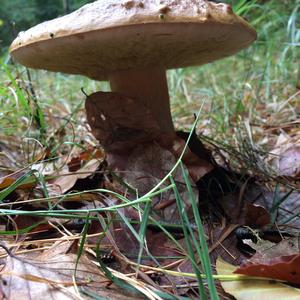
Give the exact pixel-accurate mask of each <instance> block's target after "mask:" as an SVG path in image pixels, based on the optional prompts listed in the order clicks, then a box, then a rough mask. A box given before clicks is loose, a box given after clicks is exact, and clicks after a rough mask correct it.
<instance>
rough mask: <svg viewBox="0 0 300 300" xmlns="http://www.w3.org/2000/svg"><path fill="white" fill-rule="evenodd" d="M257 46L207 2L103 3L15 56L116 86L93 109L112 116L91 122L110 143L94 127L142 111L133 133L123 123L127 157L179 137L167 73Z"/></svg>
mask: <svg viewBox="0 0 300 300" xmlns="http://www.w3.org/2000/svg"><path fill="white" fill-rule="evenodd" d="M255 39H256V32H255V30H254V29H253V28H252V27H251V26H250V25H249V24H248V23H247V22H246V21H245V20H243V19H242V18H240V17H238V16H236V15H235V14H234V12H233V11H232V8H231V6H230V5H228V4H223V3H214V2H210V1H206V0H160V1H159V0H99V1H96V2H94V3H91V4H87V5H85V6H83V7H82V8H80V9H78V10H77V11H75V12H73V13H71V14H68V15H66V16H63V17H60V18H57V19H54V20H51V21H47V22H44V23H42V24H39V25H37V26H35V27H33V28H31V29H29V30H27V31H25V32H21V33H20V34H19V35H18V37H17V38H16V39H15V40H14V42H13V43H12V45H11V47H10V53H11V55H12V57H13V58H14V59H15V60H16V61H18V62H19V63H21V64H23V65H25V66H27V67H30V68H35V69H45V70H49V71H54V72H64V73H69V74H81V75H85V76H88V77H90V78H92V79H95V80H99V81H101V80H108V81H109V82H110V86H111V90H112V92H113V93H112V94H111V95H108V94H103V93H96V94H94V95H92V102H93V103H95V102H97V99H99V101H100V102H101V101H102V102H101V105H100V106H102V105H103V107H104V106H105V107H106V109H104V110H105V114H104V113H103V111H101V112H100V111H99V112H97V111H96V110H97V108H96V106H92V108H90V109H89V111H90V112H89V111H88V119H89V122H90V123H91V127H92V129H94V132H95V135H96V137H97V138H98V139H100V141H101V142H102V140H101V139H102V137H101V136H102V134H104V135H105V130H103V128H102V130H101V128H100V129H99V126H98V127H97V124H93V122H95V123H97V122H98V121H99V122H100V123H101V120H103V121H107V120H108V119H110V117H111V116H110V113H111V112H113V111H114V113H115V115H118V116H120V115H121V114H122V111H123V110H124V111H125V113H127V114H130V111H129V107H135V111H140V114H139V115H138V116H137V117H136V116H132V119H134V120H132V123H131V126H126V124H127V123H128V116H127V121H125V122H124V124H123V123H122V121H120V122H119V123H118V122H117V123H118V124H116V122H115V125H116V127H118V126H119V129H120V130H121V131H122V132H121V134H120V135H121V136H123V140H124V142H125V146H124V147H125V148H126V151H127V150H128V149H129V148H130V147H128V143H126V139H128V140H129V141H130V140H131V139H133V140H134V139H136V141H137V142H139V141H147V139H148V140H149V141H151V139H153V136H155V135H156V134H154V135H153V134H152V133H153V132H156V133H157V132H160V133H162V134H166V135H168V136H172V135H175V131H174V126H173V122H172V118H171V113H170V101H169V93H168V86H167V79H166V70H167V69H174V68H182V67H188V66H198V65H202V64H205V63H209V62H212V61H215V60H217V59H220V58H223V57H226V56H230V55H232V54H234V53H236V52H238V51H239V50H241V49H243V48H246V47H247V46H249V45H250V44H251V43H252V42H253V41H254V40H255ZM104 98H105V99H104ZM110 101H111V103H112V104H113V106H111V107H110V108H111V109H110V108H109V105H110ZM92 102H91V103H92ZM88 103H89V101H88ZM88 103H87V106H88ZM124 105H125V106H124ZM100 106H98V107H100ZM93 107H94V108H95V109H93ZM126 108H127V109H126ZM91 110H94V111H93V112H91ZM129 118H130V116H129ZM132 124H133V125H134V126H136V131H134V130H133V129H134V128H132V126H133V125H132ZM100 127H101V126H100ZM128 127H131V128H129V129H128ZM99 130H100V132H99ZM133 131H134V134H132V132H133ZM141 132H142V133H141ZM147 134H149V137H148V138H147ZM124 136H125V138H124ZM104 140H105V139H104ZM133 144H134V143H133ZM116 145H117V146H116ZM122 145H123V144H122V142H120V143H117V144H115V146H114V147H112V148H111V149H110V147H109V144H108V143H107V142H106V140H105V141H104V147H105V148H107V149H108V150H109V151H110V150H111V151H117V149H116V148H122V147H123V146H122Z"/></svg>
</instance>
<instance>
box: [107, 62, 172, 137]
mask: <svg viewBox="0 0 300 300" xmlns="http://www.w3.org/2000/svg"><path fill="white" fill-rule="evenodd" d="M109 82H110V86H111V90H112V92H118V93H120V94H122V95H124V96H129V97H131V98H133V99H136V100H137V102H138V103H137V104H136V105H137V108H138V105H139V104H142V105H141V106H140V108H141V109H143V108H144V107H146V108H147V109H149V110H150V112H151V113H152V116H153V117H154V119H155V120H156V121H157V123H158V125H159V127H160V130H161V131H162V132H165V133H174V126H173V122H172V117H171V111H170V100H169V92H168V83H167V78H166V71H165V69H164V68H161V67H155V68H147V69H143V70H142V69H140V70H126V71H118V72H115V73H113V74H111V75H110V76H109Z"/></svg>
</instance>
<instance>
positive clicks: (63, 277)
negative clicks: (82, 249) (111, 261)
mask: <svg viewBox="0 0 300 300" xmlns="http://www.w3.org/2000/svg"><path fill="white" fill-rule="evenodd" d="M69 246H70V244H69V243H68V242H67V243H63V245H62V246H61V248H60V245H59V244H56V245H55V246H54V247H51V249H50V250H48V251H46V253H43V254H42V255H40V256H38V257H32V255H31V256H30V254H28V255H26V254H25V255H22V256H18V257H13V256H8V257H7V259H6V263H5V267H4V268H3V269H2V270H1V273H0V290H1V289H2V292H3V294H4V295H5V299H10V300H15V299H16V300H19V299H43V300H48V299H49V300H50V299H51V300H52V299H64V300H65V299H66V300H67V299H68V300H69V299H82V297H81V295H80V294H78V291H77V288H78V287H81V288H83V289H84V290H87V291H90V292H93V293H94V294H96V295H98V296H99V297H101V298H105V299H113V300H114V299H120V300H121V299H140V298H139V297H138V296H137V295H135V297H132V295H130V294H127V293H125V292H124V291H122V290H121V289H120V288H118V287H116V286H115V285H113V284H112V285H110V286H109V289H108V288H107V284H108V283H110V281H108V279H107V278H106V277H105V276H104V275H103V274H102V272H101V271H100V269H99V268H98V267H97V266H96V265H95V264H94V263H93V262H92V261H91V259H89V258H87V257H86V256H85V255H82V256H81V258H80V260H79V263H78V265H77V269H76V273H75V268H76V261H77V255H76V254H72V253H68V254H64V253H63V252H66V251H67V250H68V249H69ZM74 276H75V281H74ZM74 282H76V285H77V288H76V287H75V285H74Z"/></svg>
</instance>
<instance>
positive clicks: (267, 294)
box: [216, 258, 300, 300]
mask: <svg viewBox="0 0 300 300" xmlns="http://www.w3.org/2000/svg"><path fill="white" fill-rule="evenodd" d="M216 269H217V273H218V275H232V274H233V272H234V271H235V269H236V267H235V266H233V265H230V264H229V263H227V262H225V261H223V260H222V259H220V258H218V259H217V262H216ZM221 285H222V287H223V289H224V290H225V292H226V293H228V294H230V295H232V296H234V297H235V298H236V299H237V300H258V299H259V300H270V299H272V300H282V299H289V300H298V299H299V300H300V289H296V288H293V287H290V286H288V285H285V284H283V283H279V282H275V281H271V280H266V279H262V280H260V279H245V277H244V279H243V276H241V280H232V281H221Z"/></svg>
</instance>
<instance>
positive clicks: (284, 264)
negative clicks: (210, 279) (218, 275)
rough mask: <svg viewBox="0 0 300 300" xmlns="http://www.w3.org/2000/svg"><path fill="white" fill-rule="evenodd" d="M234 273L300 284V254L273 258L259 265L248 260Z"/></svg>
mask: <svg viewBox="0 0 300 300" xmlns="http://www.w3.org/2000/svg"><path fill="white" fill-rule="evenodd" d="M234 273H236V274H244V275H248V276H257V277H266V278H272V279H278V280H282V281H287V282H290V283H295V284H300V254H299V253H297V254H294V255H286V256H279V257H274V258H270V259H268V260H262V261H261V262H260V263H258V262H257V261H255V262H252V261H251V260H249V261H248V262H245V263H244V264H242V265H241V266H240V267H239V268H237V270H236V271H235V272H234Z"/></svg>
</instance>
